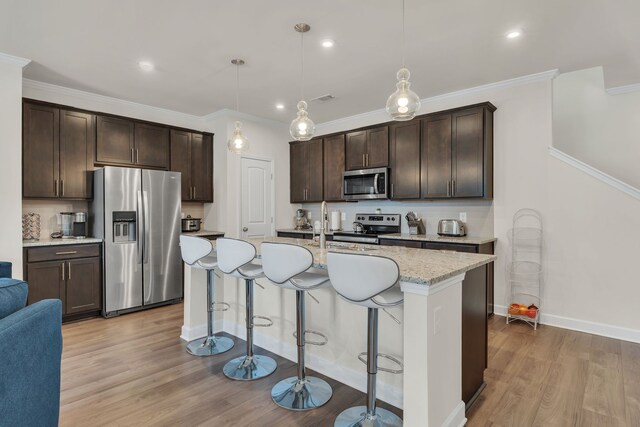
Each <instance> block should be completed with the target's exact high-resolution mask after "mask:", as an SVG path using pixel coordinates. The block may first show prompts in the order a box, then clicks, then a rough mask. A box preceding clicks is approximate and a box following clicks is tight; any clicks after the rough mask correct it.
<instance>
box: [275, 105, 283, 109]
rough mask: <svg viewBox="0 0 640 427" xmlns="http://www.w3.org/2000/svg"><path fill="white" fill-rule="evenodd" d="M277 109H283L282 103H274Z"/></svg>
mask: <svg viewBox="0 0 640 427" xmlns="http://www.w3.org/2000/svg"><path fill="white" fill-rule="evenodd" d="M276 108H277V109H278V110H284V104H276Z"/></svg>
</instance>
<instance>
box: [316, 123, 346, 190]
mask: <svg viewBox="0 0 640 427" xmlns="http://www.w3.org/2000/svg"><path fill="white" fill-rule="evenodd" d="M322 144H323V150H324V160H323V162H324V200H326V201H327V202H338V201H341V200H342V173H343V172H344V171H345V169H344V135H335V136H330V137H328V138H325V139H324V140H323V141H322Z"/></svg>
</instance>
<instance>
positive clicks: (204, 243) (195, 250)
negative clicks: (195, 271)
mask: <svg viewBox="0 0 640 427" xmlns="http://www.w3.org/2000/svg"><path fill="white" fill-rule="evenodd" d="M212 250H213V245H212V244H211V240H209V239H205V238H203V237H196V236H180V253H181V254H182V260H183V261H184V262H185V263H187V264H189V265H193V264H195V263H196V262H197V261H198V260H199V259H202V258H204V257H206V256H207V255H209V254H210V253H211V251H212Z"/></svg>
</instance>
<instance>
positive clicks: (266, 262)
mask: <svg viewBox="0 0 640 427" xmlns="http://www.w3.org/2000/svg"><path fill="white" fill-rule="evenodd" d="M261 254H262V267H263V269H264V274H265V276H267V279H269V280H270V281H271V283H273V284H274V285H275V286H278V287H281V288H284V289H293V290H295V291H296V333H295V334H294V336H295V337H296V344H297V347H298V375H297V376H296V377H289V378H286V379H284V380H282V381H280V382H279V383H278V384H276V385H275V386H274V387H273V388H272V389H271V399H272V400H273V402H274V403H275V404H276V405H278V406H280V407H282V408H285V409H290V410H293V411H307V410H310V409H315V408H319V407H320V406H322V405H324V404H325V403H327V402H328V401H329V399H331V396H332V395H333V390H332V389H331V386H330V385H329V384H328V383H327V382H326V381H324V380H322V379H320V378H316V377H311V376H307V375H306V369H305V344H317V345H324V344H326V336H325V335H324V334H322V333H320V332H317V331H312V330H306V329H305V303H304V300H305V294H306V293H307V291H308V290H310V289H319V288H324V287H329V286H331V284H330V283H329V276H328V275H327V273H326V272H323V271H316V272H313V271H309V269H310V268H311V266H312V265H313V254H312V253H311V252H310V251H309V250H308V249H307V248H303V247H302V246H298V245H292V244H288V243H271V242H265V243H263V244H262V246H261ZM312 297H313V296H312ZM314 299H315V298H314ZM316 301H317V300H316ZM307 334H314V335H318V336H321V337H323V338H324V339H325V341H318V342H314V341H311V340H307V339H306V335H307Z"/></svg>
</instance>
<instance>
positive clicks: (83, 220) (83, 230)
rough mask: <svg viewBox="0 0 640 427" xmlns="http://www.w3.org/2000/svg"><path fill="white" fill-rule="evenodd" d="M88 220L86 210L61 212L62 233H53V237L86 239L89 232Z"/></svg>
mask: <svg viewBox="0 0 640 427" xmlns="http://www.w3.org/2000/svg"><path fill="white" fill-rule="evenodd" d="M87 223H88V221H87V213H86V212H60V214H58V225H59V226H60V233H59V234H58V233H52V234H51V237H53V238H56V237H62V238H63V239H84V238H86V237H87V234H88V231H89V230H88V224H87Z"/></svg>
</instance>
